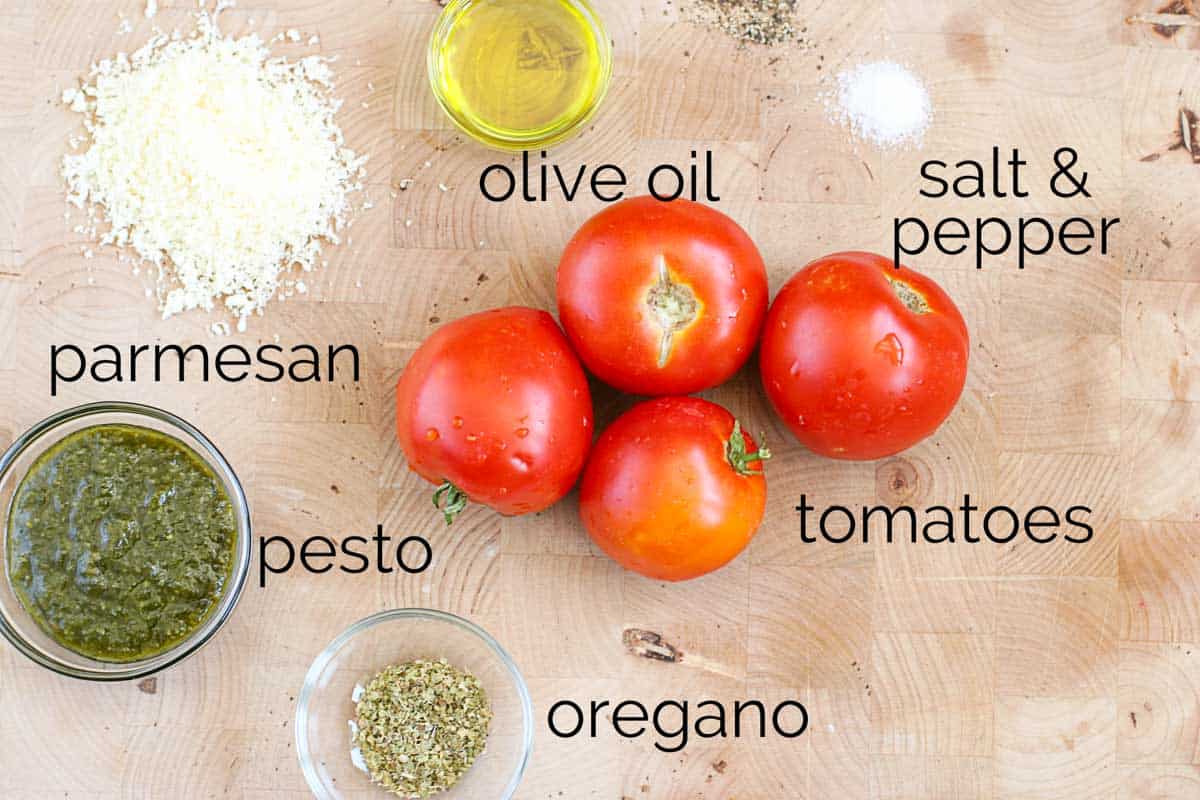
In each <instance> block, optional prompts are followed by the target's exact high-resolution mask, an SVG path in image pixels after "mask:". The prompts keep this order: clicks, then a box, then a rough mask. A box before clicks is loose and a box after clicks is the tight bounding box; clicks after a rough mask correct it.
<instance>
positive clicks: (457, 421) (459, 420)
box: [450, 417, 463, 428]
mask: <svg viewBox="0 0 1200 800" xmlns="http://www.w3.org/2000/svg"><path fill="white" fill-rule="evenodd" d="M450 424H451V425H453V426H454V427H456V428H461V427H462V426H463V418H462V417H455V418H454V419H452V420H450Z"/></svg>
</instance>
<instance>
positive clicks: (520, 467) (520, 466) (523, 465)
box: [508, 453, 533, 472]
mask: <svg viewBox="0 0 1200 800" xmlns="http://www.w3.org/2000/svg"><path fill="white" fill-rule="evenodd" d="M508 463H510V464H512V465H513V468H514V469H516V470H517V471H518V472H529V470H531V469H532V468H533V457H532V456H530V455H529V454H528V453H517V454H516V455H514V456H513V457H512V458H510V459H509V460H508Z"/></svg>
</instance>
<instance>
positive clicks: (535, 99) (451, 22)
mask: <svg viewBox="0 0 1200 800" xmlns="http://www.w3.org/2000/svg"><path fill="white" fill-rule="evenodd" d="M428 66H429V81H430V83H431V85H432V86H433V94H434V97H436V98H437V101H438V103H439V104H440V105H441V107H442V108H443V109H444V110H445V112H446V113H447V114H448V115H449V116H450V119H452V120H453V121H454V123H455V124H456V125H457V126H458V127H459V128H461V129H462V130H463V131H464V132H465V133H467V134H469V135H470V136H472V137H474V138H475V139H478V140H479V141H481V142H483V143H484V144H486V145H489V146H491V147H495V148H499V149H502V150H534V149H538V148H542V147H548V146H550V145H552V144H555V143H558V142H561V141H562V140H564V139H566V138H567V137H569V136H571V135H572V134H574V133H575V132H576V131H578V130H579V128H580V127H581V126H582V125H583V124H584V123H585V122H587V120H588V119H589V118H590V117H591V116H592V114H593V113H595V111H596V109H597V108H598V107H599V105H600V101H601V100H603V99H604V94H605V92H606V91H607V90H608V84H609V80H610V79H611V77H612V42H611V41H610V40H609V38H608V33H607V31H606V30H605V28H604V25H603V23H602V22H601V21H600V18H599V17H598V16H597V15H596V13H595V11H593V10H592V8H591V6H589V5H588V4H587V2H586V1H585V0H450V2H449V3H447V5H446V7H445V9H443V11H442V14H441V16H440V17H439V18H438V21H437V24H436V26H435V27H434V30H433V35H432V36H431V37H430V40H429V54H428Z"/></svg>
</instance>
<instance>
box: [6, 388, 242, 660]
mask: <svg viewBox="0 0 1200 800" xmlns="http://www.w3.org/2000/svg"><path fill="white" fill-rule="evenodd" d="M101 414H128V415H130V416H133V417H139V416H140V417H148V418H150V419H154V420H157V421H159V422H161V423H164V424H166V425H167V426H169V427H173V428H176V429H178V430H180V431H182V432H183V433H184V434H187V437H190V438H184V437H181V436H175V437H174V438H176V439H178V440H179V441H180V443H181V444H183V445H184V446H186V447H191V448H192V449H201V450H203V451H204V452H205V453H207V454H208V455H209V457H211V459H212V460H213V462H214V463H215V464H216V465H217V467H218V469H217V470H216V471H217V473H218V476H219V477H220V478H221V480H222V483H224V484H225V486H226V488H227V489H229V490H230V499H231V500H232V501H233V505H234V514H235V515H236V517H237V525H238V537H239V539H240V540H241V541H240V542H238V545H237V547H236V552H235V558H237V559H238V560H237V562H236V563H235V565H234V571H233V574H232V575H231V578H232V580H231V581H230V584H229V587H228V588H227V589H226V591H225V596H224V597H223V598H222V600H221V605H220V606H218V608H217V611H216V613H214V615H213V616H212V617H210V618H209V619H208V620H207V621H206V622H205V623H204V624H203V625H202V626H201V627H200V628H198V629H197V630H196V631H195V632H194V633H193V636H191V637H188V638H187V639H184V640H183V641H181V642H179V643H178V644H176V645H175V646H174V647H172V648H170V649H168V650H165V651H163V652H162V653H159V654H158V655H154V656H150V657H149V658H145V659H142V660H140V661H133V662H129V664H127V665H121V664H119V662H111V663H110V662H102V661H99V660H97V659H93V658H90V657H88V656H85V655H82V654H79V656H80V658H83V659H86V660H88V661H90V662H94V663H97V664H105V665H106V666H125V667H127V668H126V669H122V670H115V669H114V670H111V671H101V670H91V669H87V668H80V667H75V666H73V665H70V664H66V663H64V662H62V661H60V660H59V659H56V658H54V657H53V656H48V655H46V654H44V653H42V652H41V651H40V650H38V649H37V648H36V647H34V646H33V645H31V644H30V643H29V642H28V641H26V639H25V637H23V636H22V635H21V634H20V633H19V632H18V631H17V630H16V629H15V628H14V627H13V626H12V624H11V623H10V622H9V620H8V616H7V615H6V614H3V613H0V635H3V636H4V638H5V639H7V640H8V641H9V643H10V644H12V645H13V646H14V647H15V648H16V649H17V650H19V651H20V652H21V653H22V654H23V655H25V656H26V657H27V658H29V659H30V660H32V661H33V662H35V663H36V664H38V665H39V666H42V667H45V668H46V669H48V670H50V671H51V672H54V673H57V674H59V675H63V676H65V677H68V678H77V679H80V680H88V681H100V682H104V683H114V682H118V681H131V680H138V679H139V678H145V677H147V676H149V675H153V674H156V673H158V672H162V671H163V670H165V669H168V668H170V667H173V666H175V665H176V664H178V663H179V662H181V661H183V660H184V659H185V658H187V657H188V656H190V655H192V654H193V653H195V652H196V651H197V650H199V649H200V648H201V647H203V646H204V645H205V644H206V643H207V642H208V641H209V640H210V639H212V638H213V637H214V636H216V634H217V631H219V630H220V629H221V628H222V627H224V625H225V623H226V622H227V621H228V620H229V618H230V617H231V616H232V615H233V610H234V608H236V607H237V604H238V601H239V600H240V599H241V595H242V590H243V589H244V588H245V585H246V579H247V577H248V576H249V574H250V561H251V559H252V557H253V544H252V543H253V539H254V536H253V533H252V529H251V523H250V506H249V503H248V501H247V500H246V493H245V491H244V489H243V488H242V482H241V479H240V478H238V476H237V473H236V472H235V471H234V469H233V467H232V466H231V465H230V463H229V461H228V460H227V459H226V458H225V456H224V455H223V454H222V453H221V451H220V450H219V449H217V446H216V445H215V444H213V443H212V441H211V440H209V438H208V437H207V436H205V435H204V434H203V433H202V432H201V431H200V429H199V428H197V427H196V426H194V425H192V424H191V423H190V422H188V421H187V420H185V419H183V418H182V417H179V416H176V415H175V414H172V413H171V412H170V411H166V410H164V409H161V408H157V407H156V406H151V405H145V404H143V403H131V402H126V401H116V400H114V401H101V402H95V403H84V404H82V405H77V406H72V407H70V408H66V409H63V410H62V411H58V412H55V413H53V414H51V415H50V416H48V417H45V418H44V419H42V420H41V421H40V422H37V423H35V424H34V425H33V426H31V427H30V428H29V429H28V430H26V431H25V432H24V433H22V434H21V435H20V436H18V437H17V438H16V439H14V440H13V442H12V444H10V445H9V446H8V448H7V449H6V450H5V451H4V454H3V455H0V482H3V481H4V479H5V478H7V477H8V476H9V472H10V470H12V469H13V465H14V463H15V462H16V460H17V459H18V458H19V457H20V456H21V455H22V454H23V453H24V452H25V451H26V450H28V449H29V448H30V447H32V446H33V445H35V444H36V443H37V442H38V441H40V440H41V439H42V437H44V436H46V435H48V434H51V433H53V432H54V431H55V430H57V429H58V428H60V427H61V426H63V425H66V424H67V423H70V422H74V421H76V420H80V419H86V418H88V417H92V416H98V415H101ZM114 424H120V423H114ZM128 424H136V423H128ZM80 430H83V428H81V429H80ZM160 432H161V431H160ZM18 477H19V478H21V479H23V478H24V476H23V475H22V476H18ZM14 491H15V490H14ZM8 513H9V509H7V508H5V509H3V510H2V513H0V521H2V522H3V530H0V536H8ZM0 579H2V580H5V581H7V580H8V579H9V578H8V569H7V568H5V570H4V575H3V577H2V578H0ZM18 600H19V598H18ZM26 613H28V612H26Z"/></svg>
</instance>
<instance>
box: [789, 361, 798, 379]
mask: <svg viewBox="0 0 1200 800" xmlns="http://www.w3.org/2000/svg"><path fill="white" fill-rule="evenodd" d="M799 374H800V362H799V361H793V362H792V365H791V366H790V367H788V375H791V376H792V377H793V378H794V377H796V376H797V375H799Z"/></svg>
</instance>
